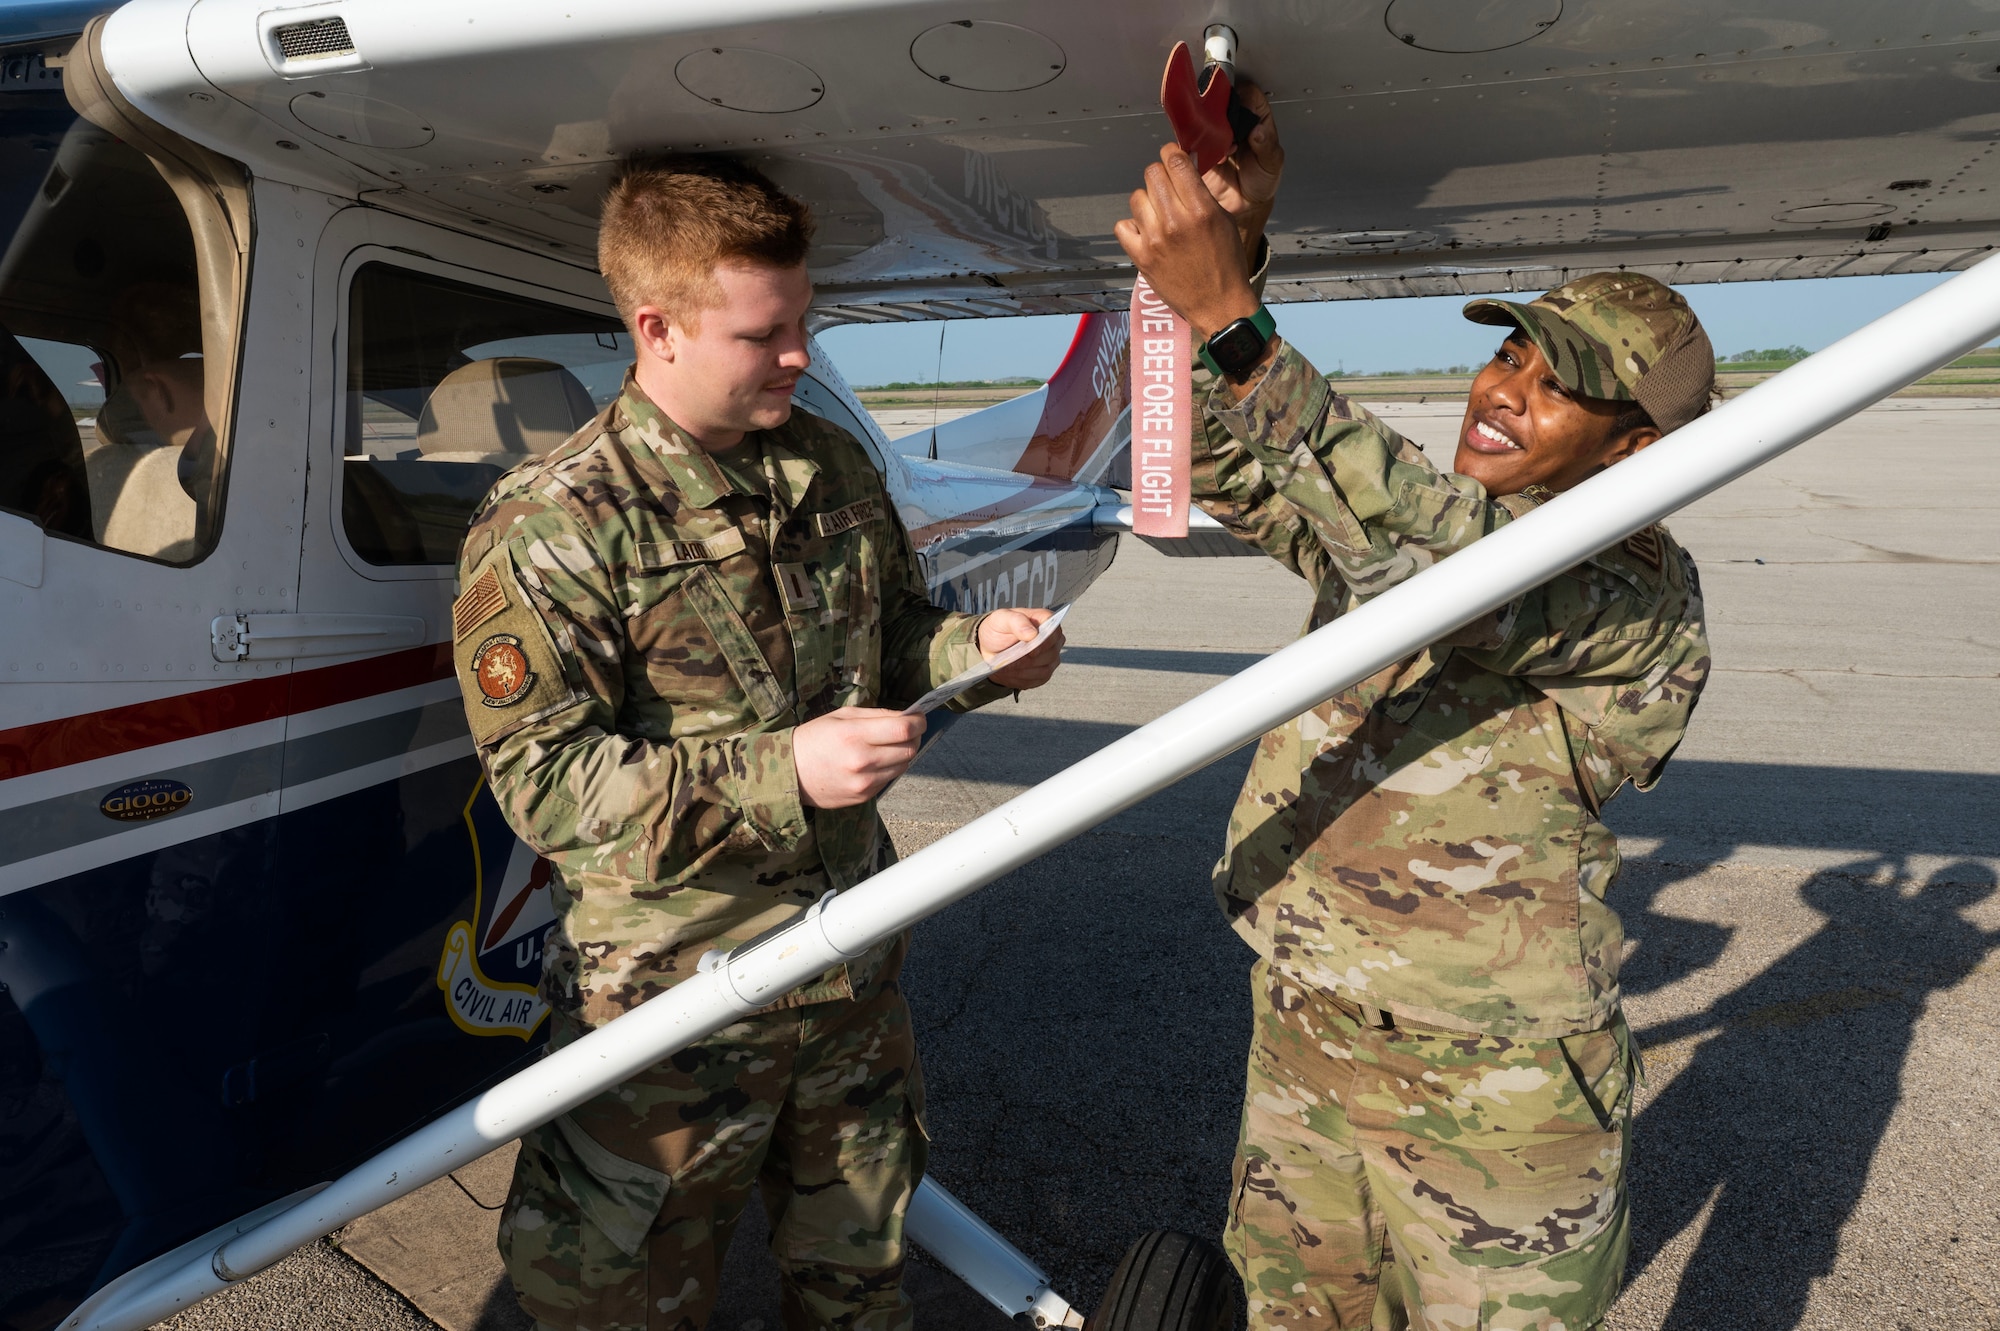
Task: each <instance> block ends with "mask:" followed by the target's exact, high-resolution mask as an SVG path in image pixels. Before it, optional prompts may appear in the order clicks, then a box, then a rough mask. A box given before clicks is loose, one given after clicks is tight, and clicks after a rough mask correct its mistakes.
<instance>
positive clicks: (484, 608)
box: [451, 564, 507, 641]
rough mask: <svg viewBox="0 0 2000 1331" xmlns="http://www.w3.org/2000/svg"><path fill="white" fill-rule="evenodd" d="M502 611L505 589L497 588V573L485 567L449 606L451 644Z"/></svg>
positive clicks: (499, 583)
mask: <svg viewBox="0 0 2000 1331" xmlns="http://www.w3.org/2000/svg"><path fill="white" fill-rule="evenodd" d="M506 608H507V589H506V588H505V587H504V586H502V585H501V582H500V570H499V569H498V568H496V567H494V566H493V565H492V564H488V565H487V566H486V571H485V572H483V573H481V574H480V575H479V576H478V577H476V578H474V579H473V580H472V585H471V586H470V587H467V588H466V589H465V591H464V592H462V593H461V594H460V595H459V598H458V599H457V600H456V601H453V602H452V603H451V632H452V639H453V641H457V640H458V639H460V638H463V637H466V636H467V635H468V634H470V633H471V632H472V631H473V630H474V629H476V628H478V627H479V626H480V625H481V624H484V623H485V622H486V621H487V620H489V619H491V618H493V616H495V615H497V614H499V613H500V612H501V611H502V610H505V609H506Z"/></svg>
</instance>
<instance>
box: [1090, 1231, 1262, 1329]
mask: <svg viewBox="0 0 2000 1331" xmlns="http://www.w3.org/2000/svg"><path fill="white" fill-rule="evenodd" d="M1242 1302H1243V1300H1242V1295H1241V1293H1240V1292H1239V1288H1238V1286H1237V1283H1236V1273H1235V1272H1234V1271H1232V1270H1230V1267H1229V1259H1228V1258H1226V1257H1224V1256H1223V1255H1222V1254H1221V1253H1220V1252H1219V1251H1217V1250H1216V1247H1215V1245H1214V1244H1212V1243H1209V1242H1208V1241H1207V1240H1205V1239H1198V1238H1196V1237H1195V1236H1194V1235H1192V1234H1182V1233H1178V1232H1177V1231H1174V1230H1170V1229H1156V1230H1154V1231H1153V1232H1152V1233H1150V1234H1146V1235H1143V1236H1141V1237H1140V1239H1139V1241H1138V1242H1136V1243H1134V1244H1133V1245H1132V1246H1131V1247H1130V1248H1128V1249H1126V1250H1125V1258H1124V1260H1123V1261H1121V1262H1119V1263H1118V1269H1117V1270H1116V1271H1114V1272H1112V1275H1111V1286H1110V1288H1109V1289H1107V1290H1105V1291H1104V1298H1103V1300H1102V1301H1101V1302H1100V1303H1099V1304H1098V1305H1097V1311H1096V1312H1094V1313H1092V1314H1091V1315H1090V1319H1089V1320H1088V1321H1087V1322H1085V1323H1084V1327H1085V1331H1234V1328H1235V1326H1236V1320H1237V1319H1236V1312H1237V1309H1238V1308H1239V1307H1240V1306H1241V1305H1242Z"/></svg>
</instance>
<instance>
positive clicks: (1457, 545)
mask: <svg viewBox="0 0 2000 1331" xmlns="http://www.w3.org/2000/svg"><path fill="white" fill-rule="evenodd" d="M1203 378H1204V381H1203V382H1198V383H1197V390H1198V391H1201V390H1204V389H1206V390H1207V397H1206V412H1205V428H1204V430H1203V431H1201V432H1198V435H1197V438H1196V445H1195V456H1194V494H1195V498H1196V500H1197V501H1198V502H1199V503H1200V504H1201V506H1202V507H1203V508H1204V509H1206V510H1207V511H1208V512H1209V513H1211V514H1212V515H1214V516H1215V517H1216V518H1217V519H1218V520H1219V521H1221V522H1223V523H1224V524H1226V525H1227V526H1228V527H1229V528H1230V529H1231V530H1232V531H1234V532H1236V533H1237V534H1238V535H1239V536H1241V537H1242V538H1243V539H1245V540H1247V541H1250V542H1251V543H1253V544H1255V545H1257V546H1258V547H1259V548H1261V549H1263V550H1264V551H1265V552H1266V553H1268V554H1269V555H1271V556H1272V557H1273V558H1275V559H1277V560H1278V561H1279V562H1281V563H1283V564H1284V565H1285V566H1286V567H1287V568H1290V569H1291V570H1292V571H1293V572H1295V573H1297V574H1299V575H1300V576H1301V577H1303V578H1305V579H1306V580H1307V581H1308V582H1310V583H1311V584H1312V585H1313V587H1314V589H1315V591H1316V593H1317V596H1316V600H1315V604H1314V607H1313V612H1312V618H1311V621H1310V623H1309V624H1308V626H1307V627H1308V630H1310V629H1315V628H1319V627H1321V626H1322V625H1324V624H1327V623H1330V622H1331V621H1333V620H1334V619H1337V618H1338V617H1339V616H1341V615H1343V614H1345V613H1347V612H1348V611H1349V610H1352V609H1353V608H1354V607H1355V606H1357V605H1359V604H1360V603H1361V602H1362V601H1364V600H1366V599H1367V598H1368V597H1370V596H1373V595H1376V594H1377V593H1379V592H1382V591H1386V590H1387V589H1389V588H1391V587H1394V586H1396V585H1397V584H1399V583H1401V582H1403V581H1404V580H1406V579H1408V578H1409V577H1411V576H1413V575H1414V574H1416V573H1419V572H1421V571H1422V570H1424V569H1425V568H1428V567H1429V566H1430V565H1431V564H1432V563H1434V562H1435V561H1436V560H1438V559H1441V558H1443V557H1445V556H1446V555H1449V554H1452V553H1453V552H1455V551H1458V550H1462V549H1464V548H1465V547H1466V546H1468V545H1471V544H1472V543H1473V542H1475V541H1477V540H1478V539H1479V538H1480V537H1481V536H1484V535H1486V534H1487V533H1488V532H1491V531H1493V530H1494V529H1495V528H1497V527H1499V526H1501V525H1502V524H1504V523H1506V522H1508V521H1510V520H1511V519H1513V518H1515V517H1518V516H1520V515H1521V514H1523V513H1526V512H1528V511H1529V510H1530V509H1532V508H1533V507H1535V504H1536V502H1537V501H1535V500H1533V499H1530V498H1527V497H1525V496H1508V497H1506V498H1503V499H1498V500H1495V499H1493V498H1492V497H1490V496H1489V495H1488V494H1487V493H1486V491H1485V489H1484V487H1483V486H1481V485H1480V484H1479V483H1478V482H1477V481H1474V480H1472V479H1471V478H1470V477H1466V476H1460V475H1456V474H1451V473H1444V472H1440V471H1439V470H1438V469H1437V468H1435V467H1433V466H1432V465H1431V464H1430V463H1429V462H1428V461H1427V460H1426V459H1425V458H1424V455H1423V454H1422V452H1421V451H1419V449H1418V448H1417V446H1416V445H1415V444H1413V443H1411V442H1410V441H1408V440H1406V439H1404V438H1402V437H1401V436H1400V435H1398V434H1396V433H1395V432H1394V431H1393V430H1391V429H1389V428H1388V427H1387V426H1386V425H1384V424H1383V423H1382V422H1381V421H1380V420H1378V419H1376V418H1375V417H1374V416H1372V415H1370V414H1369V413H1368V412H1367V411H1366V410H1365V409H1363V408H1361V407H1360V406H1358V405H1356V404H1355V403H1353V402H1351V401H1349V400H1348V399H1346V398H1344V397H1342V396H1340V395H1339V394H1338V393H1337V392H1335V391H1334V390H1333V389H1332V388H1331V387H1330V386H1329V385H1328V383H1327V381H1326V380H1325V379H1324V378H1322V377H1321V376H1320V375H1319V373H1318V372H1317V371H1316V370H1314V369H1313V367H1312V366H1311V365H1309V364H1308V363H1307V362H1306V360H1305V359H1304V357H1302V356H1300V355H1299V353H1298V352H1297V351H1296V350H1294V349H1292V348H1291V347H1289V346H1281V350H1280V352H1279V355H1278V357H1277V359H1276V360H1275V361H1274V362H1273V363H1272V365H1271V366H1270V368H1269V369H1268V370H1267V372H1266V373H1265V375H1264V377H1263V379H1262V380H1261V381H1260V382H1259V383H1257V384H1256V385H1255V387H1254V388H1253V390H1252V391H1251V392H1250V393H1249V394H1248V395H1247V396H1246V397H1245V398H1244V399H1243V401H1242V402H1241V403H1232V402H1231V401H1230V399H1229V396H1228V393H1227V391H1226V390H1225V389H1224V388H1223V387H1222V386H1221V385H1220V384H1216V383H1214V382H1213V380H1212V378H1209V377H1207V376H1206V375H1205V374H1204V377H1203ZM1664 446H1666V447H1671V446H1672V444H1671V441H1669V443H1668V444H1666V445H1664ZM1466 557H1467V558H1474V559H1476V558H1478V557H1479V556H1478V555H1477V554H1476V553H1473V554H1469V555H1467V556H1466ZM1708 668H1709V656H1708V638H1707V634H1706V631H1705V630H1704V628H1703V624H1702V607H1701V592H1700V588H1699V585H1698V583H1697V582H1696V578H1695V569H1694V563H1693V561H1692V560H1691V559H1690V558H1689V557H1688V556H1687V554H1686V553H1685V552H1684V551H1683V550H1682V549H1681V548H1680V547H1679V546H1678V545H1677V544H1675V543H1674V541H1673V540H1672V538H1671V537H1669V536H1668V535H1667V534H1666V532H1665V530H1664V529H1662V528H1659V527H1653V528H1649V529H1648V530H1646V531H1644V532H1641V533H1640V534H1639V535H1637V536H1635V537H1633V538H1631V539H1630V540H1627V541H1625V542H1624V543H1622V544H1620V545H1617V546H1614V547H1612V548H1611V549H1609V550H1605V551H1603V552H1601V553H1600V554H1598V555H1597V556H1596V557H1594V558H1593V559H1591V560H1589V561H1587V562H1586V563H1583V564H1580V565H1578V566H1577V567H1576V568H1573V569H1571V570H1569V571H1568V572H1567V573H1564V574H1562V575H1561V576H1559V577H1557V578H1554V579H1552V580H1551V581H1549V582H1547V583H1545V584H1543V585H1542V586H1540V587H1538V588H1536V589H1535V590H1534V591H1532V592H1529V593H1528V594H1526V595H1524V596H1522V597H1521V598H1520V599H1518V600H1516V601H1514V602H1512V603H1510V604H1509V605H1507V606H1504V607H1503V608H1501V609H1500V610H1498V611H1495V612H1494V613H1492V614H1489V615H1486V616H1484V617H1482V618H1481V619H1479V620H1476V621H1475V622H1473V623H1472V624H1470V625H1467V626H1466V627H1465V628H1463V629H1461V630H1459V631H1458V632H1456V633H1454V634H1452V635H1450V636H1449V637H1447V638H1445V639H1443V640H1441V641H1439V642H1437V643H1436V644H1434V645H1433V646H1431V647H1430V648H1429V649H1428V650H1426V651H1423V652H1421V653H1419V654H1418V655H1416V656H1414V657H1412V658H1410V659H1408V660H1406V661H1403V662H1400V663H1398V664H1397V665H1394V666H1391V667H1390V668H1388V669H1387V670H1384V671H1382V672H1381V673H1380V674H1378V675H1375V676H1374V677H1372V678H1370V679H1368V680H1365V681H1363V682H1362V683H1360V684H1357V685H1355V686H1354V687H1353V688H1350V689H1348V690H1346V691H1345V692H1343V693H1341V694H1339V695H1338V696H1337V697H1335V698H1334V699H1332V700H1331V701H1330V702H1327V703H1325V704H1323V705H1321V706H1319V707H1317V708H1315V709H1314V710H1313V711H1311V712H1309V713H1307V714H1306V715H1304V716H1301V717H1299V718H1298V719H1297V720H1296V721H1294V722H1293V723H1291V724H1290V725H1287V726H1283V727H1281V728H1279V729H1277V730H1274V731H1272V732H1271V733H1270V734H1268V735H1266V736H1265V737H1264V739H1263V740H1262V741H1261V743H1260V745H1259V747H1258V750H1257V755H1256V758H1255V760H1254V762H1253V763H1252V766H1251V769H1250V775H1249V778H1248V779H1247V780H1246V781H1245V783H1244V786H1243V792H1242V794H1241V796H1240V797H1239V798H1238V800H1237V804H1236V808H1235V810H1234V813H1233V814H1232V816H1231V819H1230V825H1229V834H1228V842H1227V848H1226V850H1225V852H1224V854H1223V857H1222V860H1221V863H1220V864H1218V865H1217V867H1216V888H1217V893H1218V896H1219V897H1220V899H1221V901H1222V903H1223V908H1224V910H1225V912H1226V913H1227V914H1228V915H1229V916H1230V917H1231V919H1232V921H1233V922H1234V925H1235V927H1236V929H1237V930H1238V932H1240V933H1241V934H1242V935H1243V936H1244V937H1245V938H1246V939H1248V940H1249V941H1250V943H1251V945H1252V946H1254V947H1256V948H1257V949H1258V950H1259V951H1260V952H1262V953H1263V954H1264V955H1265V956H1266V957H1268V958H1269V959H1270V960H1271V961H1272V962H1273V963H1274V964H1276V965H1277V966H1279V967H1280V968H1282V969H1283V970H1285V971H1287V972H1289V973H1290V974H1292V975H1294V976H1295V977H1297V978H1298V979H1300V980H1302V981H1304V982H1306V983H1309V984H1312V985H1315V986H1317V987H1319V988H1322V989H1325V990H1329V991H1332V992H1334V993H1336V994H1338V995H1340V996H1342V997H1345V998H1347V999H1349V1000H1351V1001H1354V1002H1356V1003H1360V1004H1363V1005H1366V1006H1370V1007H1375V1008H1379V1009H1382V1010H1385V1011H1388V1012H1391V1013H1395V1014H1399V1015H1401V1016H1403V1017H1405V1018H1407V1019H1408V1020H1410V1021H1413V1022H1419V1023H1424V1024H1428V1025H1434V1026H1441V1027H1446V1028H1449V1029H1453V1030H1465V1031H1473V1032H1480V1033H1485V1034H1493V1035H1507V1036H1521V1037H1552V1036H1561V1035H1568V1034H1575V1033H1578V1032H1583V1031H1589V1030H1594V1029H1597V1028H1599V1027H1602V1026H1603V1025H1605V1024H1606V1022H1607V1021H1609V1019H1610V1017H1611V1015H1612V1013H1613V1012H1614V1011H1615V1009H1616V1007H1617V1004H1618V968H1619V962H1620V960H1621V956H1622V952H1623V942H1624V933H1623V929H1622V927H1621V926H1620V924H1619V920H1618V916H1617V913H1616V912H1615V911H1613V910H1612V909H1611V907H1610V906H1609V905H1607V904H1606V901H1605V897H1606V893H1607V891H1608V889H1609V888H1610V886H1611V883H1612V881H1613V879H1614V878H1616V876H1617V873H1618V864H1619V860H1618V846H1617V842H1616V840H1615V839H1614V838H1613V836H1612V834H1611V832H1610V830H1609V829H1608V828H1606V827H1605V826H1604V824H1603V823H1602V822H1600V821H1599V820H1598V813H1599V811H1600V810H1601V809H1602V808H1603V807H1604V803H1605V801H1607V800H1609V799H1610V798H1611V797H1612V795H1614V794H1615V793H1617V791H1618V790H1619V788H1620V787H1621V786H1623V785H1624V783H1625V782H1626V781H1631V782H1633V783H1634V784H1636V785H1637V786H1639V787H1640V788H1641V789H1645V788H1648V787H1650V786H1652V785H1653V783H1654V782H1656V781H1657V780H1659V777H1660V771H1661V768H1662V767H1663V766H1664V764H1665V763H1666V761H1667V758H1668V757H1669V756H1670V755H1671V754H1672V753H1673V751H1674V748H1675V746H1677V745H1678V744H1679V743H1680V741H1681V736H1682V734H1683V733H1684V732H1685V731H1686V728H1687V723H1688V717H1689V715H1690V714H1691V713H1692V711H1693V709H1694V705H1695V699H1696V698H1697V696H1698V695H1699V694H1700V692H1701V687H1702V683H1703V681H1704V680H1705V679H1706V677H1707V674H1708Z"/></svg>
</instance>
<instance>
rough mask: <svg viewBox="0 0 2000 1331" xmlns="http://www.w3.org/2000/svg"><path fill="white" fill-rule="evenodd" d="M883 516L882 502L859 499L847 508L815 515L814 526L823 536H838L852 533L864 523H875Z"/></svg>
mask: <svg viewBox="0 0 2000 1331" xmlns="http://www.w3.org/2000/svg"><path fill="white" fill-rule="evenodd" d="M881 516H882V501H881V500H879V499H857V500H855V501H854V502H853V503H851V504H849V505H847V506H846V507H845V508H836V509H834V510H833V511H832V512H831V513H815V514H814V515H813V526H814V527H816V528H818V529H819V534H820V535H821V536H838V535H840V534H841V533H842V532H844V531H852V530H854V529H855V528H856V527H859V526H860V525H861V524H862V523H864V522H873V521H874V520H875V519H877V518H879V517H881Z"/></svg>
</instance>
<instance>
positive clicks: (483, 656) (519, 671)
mask: <svg viewBox="0 0 2000 1331" xmlns="http://www.w3.org/2000/svg"><path fill="white" fill-rule="evenodd" d="M472 678H473V680H474V682H475V683H477V684H478V685H479V695H480V696H479V701H480V702H482V703H484V704H485V705H486V706H488V707H512V706H513V705H514V704H515V703H517V702H519V701H521V699H523V698H525V697H527V696H528V690H529V689H532V688H533V687H534V686H535V672H534V671H532V670H530V669H529V668H528V654H527V653H526V652H524V651H522V650H521V640H520V639H519V638H517V637H515V636H514V635H513V634H511V633H496V634H494V635H493V636H492V637H490V638H488V639H487V640H486V641H485V642H482V643H480V644H479V647H478V649H477V650H475V651H474V652H473V654H472Z"/></svg>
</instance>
